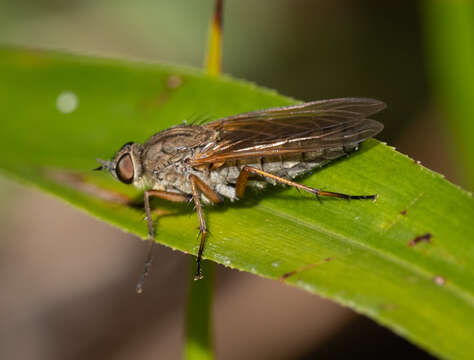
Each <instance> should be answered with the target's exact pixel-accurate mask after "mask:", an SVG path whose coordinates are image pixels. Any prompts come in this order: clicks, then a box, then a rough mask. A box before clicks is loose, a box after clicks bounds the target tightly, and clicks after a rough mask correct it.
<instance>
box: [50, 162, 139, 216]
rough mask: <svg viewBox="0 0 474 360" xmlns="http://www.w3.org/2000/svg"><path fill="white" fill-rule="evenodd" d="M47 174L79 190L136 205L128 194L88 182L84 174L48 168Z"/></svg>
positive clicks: (121, 202) (104, 198)
mask: <svg viewBox="0 0 474 360" xmlns="http://www.w3.org/2000/svg"><path fill="white" fill-rule="evenodd" d="M47 175H48V176H49V177H50V178H51V179H53V180H54V181H56V182H58V183H61V184H65V185H68V186H70V187H72V188H74V189H76V190H78V191H81V192H84V193H86V194H89V195H92V196H95V197H98V198H100V199H102V200H106V201H110V202H114V203H118V204H123V205H128V206H132V207H134V201H133V199H131V198H130V197H128V196H127V195H124V194H121V193H119V192H116V191H111V190H109V189H104V188H101V187H99V186H97V185H95V184H93V183H91V182H88V181H87V179H86V178H85V176H84V175H82V174H78V173H74V172H67V171H59V170H48V171H47Z"/></svg>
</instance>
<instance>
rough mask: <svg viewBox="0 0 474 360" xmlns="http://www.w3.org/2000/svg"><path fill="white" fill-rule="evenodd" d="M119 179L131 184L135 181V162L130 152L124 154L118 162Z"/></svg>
mask: <svg viewBox="0 0 474 360" xmlns="http://www.w3.org/2000/svg"><path fill="white" fill-rule="evenodd" d="M116 173H117V177H118V179H119V180H120V181H121V182H123V183H125V184H131V183H132V181H133V173H134V171H133V162H132V158H131V157H130V154H125V155H123V156H122V157H121V158H120V160H119V161H118V163H117V169H116Z"/></svg>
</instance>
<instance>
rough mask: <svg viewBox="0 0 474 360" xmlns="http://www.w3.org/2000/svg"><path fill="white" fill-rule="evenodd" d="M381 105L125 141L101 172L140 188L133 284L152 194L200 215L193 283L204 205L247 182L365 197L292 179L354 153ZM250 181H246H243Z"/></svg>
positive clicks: (322, 107) (286, 113)
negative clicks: (141, 225)
mask: <svg viewBox="0 0 474 360" xmlns="http://www.w3.org/2000/svg"><path fill="white" fill-rule="evenodd" d="M385 107H386V105H385V103H383V102H381V101H378V100H374V99H366V98H342V99H331V100H321V101H313V102H308V103H303V104H299V105H294V106H286V107H279V108H272V109H266V110H259V111H254V112H249V113H244V114H239V115H234V116H230V117H226V118H223V119H219V120H216V121H213V122H210V123H207V124H202V125H197V124H190V125H186V124H184V125H178V126H175V127H171V128H169V129H166V130H164V131H160V132H158V133H156V134H154V135H153V136H151V137H150V139H148V141H146V142H145V143H144V144H139V143H133V142H128V143H126V144H125V145H124V146H122V148H121V149H120V150H119V151H118V152H117V153H116V154H115V156H114V158H113V159H112V160H111V161H104V160H98V161H99V162H100V163H101V165H102V166H101V167H99V168H98V169H105V170H107V171H109V172H110V173H111V174H112V175H113V176H114V177H115V178H116V179H118V180H120V181H121V182H123V183H125V184H133V185H134V186H136V187H138V188H145V194H144V197H145V198H144V203H145V212H146V218H147V224H148V233H149V236H150V240H151V247H150V251H149V254H148V258H147V261H146V264H145V270H144V272H143V274H142V276H141V278H140V281H139V283H138V285H137V291H138V292H142V291H143V284H144V281H145V278H146V277H147V276H148V273H149V270H150V267H151V263H152V250H153V246H154V244H155V233H154V227H153V222H152V217H151V209H150V202H149V198H150V197H152V196H153V197H159V198H162V199H165V200H169V201H175V202H187V201H189V199H192V201H193V202H194V205H195V208H196V212H197V214H198V217H199V222H200V226H199V236H200V246H199V251H198V256H197V269H196V275H195V279H196V280H198V279H200V278H202V273H201V260H202V254H203V251H204V245H205V240H206V235H207V227H206V222H205V221H204V215H203V210H202V204H203V203H205V204H216V203H219V202H221V201H222V200H223V199H224V198H227V199H230V200H238V199H239V198H241V197H243V196H244V193H245V188H246V187H247V185H249V186H256V187H257V188H262V187H263V185H265V184H273V185H276V184H285V185H289V186H293V187H295V188H297V189H299V190H304V191H307V192H309V193H311V194H314V195H315V196H316V198H317V199H319V196H330V197H336V198H342V199H357V200H361V199H370V200H375V199H376V198H377V195H376V194H372V195H347V194H342V193H336V192H331V191H322V190H320V189H316V188H311V187H308V186H305V185H302V184H299V183H297V182H294V181H293V179H294V178H296V177H298V176H300V175H303V174H305V173H307V172H309V171H311V170H312V169H315V168H318V167H321V166H324V165H325V164H327V163H328V162H330V161H331V160H334V159H336V158H338V157H341V156H343V155H346V154H348V153H351V152H353V151H355V150H357V149H358V146H359V144H360V143H361V142H362V141H364V140H366V139H368V138H370V137H372V136H375V135H376V134H378V133H379V132H380V131H382V129H383V125H382V124H381V123H379V122H378V121H375V120H371V119H369V118H368V117H369V116H371V115H373V114H375V113H377V112H379V111H381V110H383V109H384V108H385ZM250 177H252V180H253V181H251V182H248V180H249V178H250Z"/></svg>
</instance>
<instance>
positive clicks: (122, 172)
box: [94, 142, 143, 185]
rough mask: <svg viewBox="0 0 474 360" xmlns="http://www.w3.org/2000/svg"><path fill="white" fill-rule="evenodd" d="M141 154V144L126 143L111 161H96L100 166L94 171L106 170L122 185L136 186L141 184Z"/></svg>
mask: <svg viewBox="0 0 474 360" xmlns="http://www.w3.org/2000/svg"><path fill="white" fill-rule="evenodd" d="M141 152H142V145H141V144H137V143H134V142H128V143H126V144H125V145H123V146H122V147H121V148H120V150H119V151H117V153H116V154H115V156H114V157H113V159H112V160H101V159H97V161H98V162H99V163H100V164H101V166H99V167H98V168H97V169H94V170H107V171H108V172H110V173H111V174H112V176H113V177H114V178H116V179H117V180H119V181H121V182H123V183H124V184H134V185H138V184H140V183H141V177H142V172H143V171H142V164H141Z"/></svg>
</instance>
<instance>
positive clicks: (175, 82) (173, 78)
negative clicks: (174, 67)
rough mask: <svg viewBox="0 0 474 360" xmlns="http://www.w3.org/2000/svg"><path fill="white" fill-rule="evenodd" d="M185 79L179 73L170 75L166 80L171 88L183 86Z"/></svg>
mask: <svg viewBox="0 0 474 360" xmlns="http://www.w3.org/2000/svg"><path fill="white" fill-rule="evenodd" d="M182 83H183V79H182V78H181V76H179V75H170V76H169V77H168V79H167V81H166V85H167V86H168V87H169V88H170V89H176V88H178V87H180V86H181V84H182Z"/></svg>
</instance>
